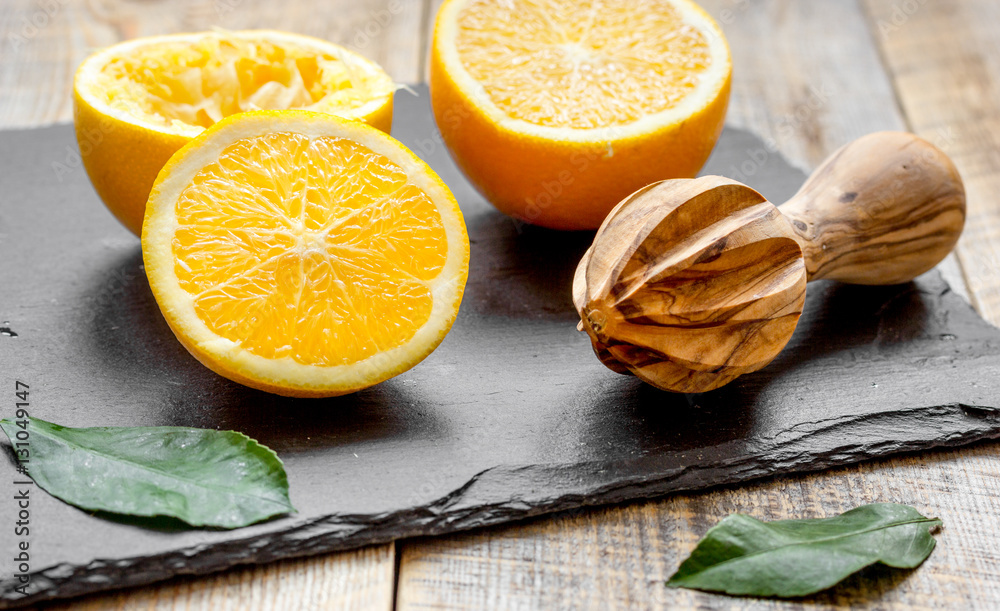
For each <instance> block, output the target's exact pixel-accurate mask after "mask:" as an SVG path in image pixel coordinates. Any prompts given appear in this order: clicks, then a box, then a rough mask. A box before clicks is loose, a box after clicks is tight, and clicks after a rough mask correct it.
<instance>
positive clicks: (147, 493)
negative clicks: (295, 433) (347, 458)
mask: <svg viewBox="0 0 1000 611" xmlns="http://www.w3.org/2000/svg"><path fill="white" fill-rule="evenodd" d="M24 424H25V420H23V419H19V420H17V421H13V420H8V419H4V420H0V428H3V431H4V433H6V434H7V437H9V438H10V440H11V443H15V444H17V443H22V444H25V443H26V444H27V445H20V446H18V445H15V448H19V449H24V448H26V449H27V450H28V455H27V456H24V455H19V460H20V461H21V464H22V465H23V466H25V467H27V471H28V474H29V475H30V476H31V478H32V479H33V480H35V483H37V484H38V485H39V486H41V487H42V488H43V489H44V490H45V491H46V492H48V493H49V494H51V495H52V496H55V497H57V498H59V499H62V500H63V501H65V502H67V503H69V504H70V505H75V506H76V507H79V508H81V509H86V510H91V511H108V512H113V513H119V514H126V515H132V516H146V517H153V516H172V517H174V518H178V519H180V520H182V521H184V522H187V523H188V524H190V525H192V526H214V527H220V528H238V527H240V526H246V525H248V524H253V523H254V522H259V521H261V520H266V519H268V518H270V517H273V516H276V515H279V514H283V513H288V512H290V511H295V508H294V507H292V504H291V501H290V500H289V498H288V477H287V476H286V475H285V469H284V466H283V465H282V464H281V460H280V459H279V458H278V456H277V455H276V454H275V453H274V452H273V451H271V450H270V449H269V448H267V447H265V446H262V445H260V444H259V443H257V442H256V441H254V440H253V439H250V438H249V437H247V436H246V435H243V434H241V433H237V432H234V431H214V430H211V429H194V428H185V427H175V426H161V427H99V428H83V429H74V428H67V427H63V426H59V425H58V424H52V423H51V422H46V421H44V420H39V419H37V418H29V419H28V420H27V426H26V427H25V426H24ZM19 431H20V432H21V435H20V438H18V436H17V434H18V432H19ZM25 431H26V432H27V437H26V438H25V434H24V433H25Z"/></svg>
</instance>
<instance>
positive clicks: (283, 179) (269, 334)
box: [173, 133, 447, 366]
mask: <svg viewBox="0 0 1000 611" xmlns="http://www.w3.org/2000/svg"><path fill="white" fill-rule="evenodd" d="M176 216H177V222H178V228H177V231H176V233H175V235H174V238H173V252H174V256H175V260H176V264H175V273H176V275H177V278H178V281H179V285H180V287H181V288H182V289H183V290H185V291H186V292H188V293H189V294H190V295H191V296H192V298H193V300H194V307H195V311H196V313H197V315H198V317H199V318H200V319H201V320H202V321H203V322H204V323H205V324H206V325H207V326H208V328H209V329H211V330H212V331H213V332H214V333H216V334H218V335H219V336H221V337H223V338H226V339H228V340H231V341H233V342H236V343H237V344H239V345H240V346H241V347H242V348H243V349H245V350H247V351H249V352H250V353H252V354H255V355H258V356H261V357H264V358H270V359H275V358H283V357H288V358H291V359H293V360H295V361H296V362H299V363H302V364H306V365H320V366H333V365H347V364H351V363H356V362H358V361H361V360H363V359H365V358H367V357H369V356H372V355H374V354H377V353H379V352H384V351H386V350H390V349H392V348H395V347H397V346H400V345H402V344H405V343H406V342H407V341H409V340H410V339H411V338H412V337H413V335H414V333H415V332H416V331H417V330H418V329H419V328H420V327H422V326H423V325H424V323H426V322H427V320H428V319H429V317H430V314H431V309H432V306H433V297H432V294H431V291H430V288H429V286H428V285H429V282H430V281H431V280H433V279H434V278H436V277H437V276H438V274H440V272H441V270H442V268H443V266H444V263H445V259H446V257H447V239H446V236H445V229H444V226H443V224H442V221H441V215H440V213H439V212H438V210H437V208H436V206H435V205H434V203H433V202H432V201H431V200H430V199H429V198H428V197H427V195H426V194H425V193H424V192H423V191H421V190H420V189H419V188H417V187H416V186H414V185H413V184H412V183H409V182H407V178H406V174H405V173H404V172H403V170H402V168H400V167H399V166H397V165H396V164H394V163H393V162H392V161H390V160H389V159H387V158H386V157H384V156H382V155H379V154H377V153H375V152H373V151H371V150H370V149H368V148H366V147H364V146H363V145H361V144H358V143H355V142H352V141H350V140H346V139H343V138H335V137H328V136H321V137H316V138H309V137H307V136H303V135H300V134H291V133H271V134H266V135H262V136H255V137H251V138H246V139H243V140H238V141H236V142H235V143H233V144H231V145H230V146H228V147H227V148H226V149H225V150H224V151H223V153H222V154H221V155H220V157H219V159H218V161H216V162H214V163H211V164H209V165H207V166H205V167H204V168H202V169H201V171H199V172H198V173H197V174H196V175H195V176H194V178H193V179H192V181H191V184H189V185H188V186H187V187H186V188H185V189H184V191H183V192H182V193H181V195H180V197H179V198H178V200H177V204H176Z"/></svg>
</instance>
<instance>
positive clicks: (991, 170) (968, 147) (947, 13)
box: [865, 0, 1000, 324]
mask: <svg viewBox="0 0 1000 611" xmlns="http://www.w3.org/2000/svg"><path fill="white" fill-rule="evenodd" d="M865 4H866V7H867V9H868V12H869V14H870V17H871V21H872V24H873V36H874V38H875V40H876V41H877V42H878V44H879V45H880V46H881V48H882V53H883V55H884V57H885V60H886V64H887V66H888V68H889V70H890V73H891V75H892V78H893V79H894V81H895V85H896V90H897V91H898V93H899V98H900V101H901V105H902V109H903V112H904V113H905V115H906V118H907V120H908V121H909V123H910V125H911V127H912V129H913V131H915V132H916V133H918V134H922V135H930V136H931V137H934V136H937V137H938V138H941V139H944V140H946V141H945V143H944V145H945V149H946V151H947V152H948V154H949V155H951V157H952V159H954V160H955V164H956V165H957V166H958V169H959V171H960V172H961V174H962V177H963V179H964V180H965V185H966V191H967V196H968V217H967V220H966V225H965V233H964V235H963V237H962V240H961V242H959V247H958V256H959V259H960V260H961V262H962V268H963V270H964V271H965V274H966V280H967V281H968V284H969V288H970V290H971V294H972V299H973V303H974V304H975V305H976V307H977V309H978V310H979V311H980V313H981V314H983V316H984V317H985V318H987V319H988V320H991V321H993V322H994V323H997V324H1000V207H998V206H997V205H996V194H997V192H998V190H1000V52H998V50H1000V4H997V3H996V2H992V1H990V0H965V1H962V2H958V1H956V0H940V1H935V2H928V1H927V0H908V1H903V0H899V1H897V2H892V3H890V2H878V1H875V0H866V1H865Z"/></svg>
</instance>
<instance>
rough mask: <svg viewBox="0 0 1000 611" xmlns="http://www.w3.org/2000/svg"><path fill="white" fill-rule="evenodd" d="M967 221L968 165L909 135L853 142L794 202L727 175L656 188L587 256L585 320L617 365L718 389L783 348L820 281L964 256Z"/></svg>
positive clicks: (682, 387)
mask: <svg viewBox="0 0 1000 611" xmlns="http://www.w3.org/2000/svg"><path fill="white" fill-rule="evenodd" d="M964 223H965V190H964V188H963V186H962V180H961V178H960V177H959V174H958V171H957V170H956V169H955V166H954V164H952V162H951V160H950V159H948V157H947V156H946V155H945V154H944V153H943V152H942V151H941V150H939V149H938V148H937V147H935V146H934V145H932V144H931V143H929V142H927V141H925V140H922V139H920V138H918V137H917V136H914V135H912V134H906V133H898V132H879V133H875V134H871V135H868V136H865V137H863V138H860V139H858V140H855V141H854V142H852V143H850V144H848V145H846V146H844V147H843V148H841V149H840V150H838V151H837V152H835V153H834V154H833V155H831V156H830V158H828V159H827V160H826V161H825V162H824V163H823V164H822V165H821V166H820V167H819V168H818V169H817V170H816V171H815V172H814V173H813V175H812V176H810V177H809V179H808V180H807V181H806V183H805V184H804V185H803V187H802V188H801V189H800V190H799V192H798V193H797V194H796V195H795V196H794V197H793V198H792V199H790V200H789V201H788V202H787V203H785V204H784V205H783V206H781V209H780V211H779V209H778V208H776V207H775V206H774V205H773V204H771V203H770V202H768V201H767V200H766V199H765V198H764V197H763V196H762V195H761V194H760V193H757V192H756V191H754V190H753V189H751V188H750V187H747V186H746V185H743V184H741V183H739V182H736V181H733V180H729V179H728V178H722V177H720V176H705V177H702V178H695V179H679V180H666V181H663V182H659V183H654V184H652V185H649V186H647V187H644V188H642V189H640V190H639V191H637V192H635V193H633V194H632V195H630V196H629V197H627V198H626V199H625V200H623V201H622V202H621V203H619V204H618V206H617V207H615V209H614V210H612V211H611V213H610V214H609V215H608V217H607V218H606V219H605V221H604V224H603V225H602V226H601V228H600V229H599V230H598V231H597V235H596V237H595V238H594V243H593V245H591V247H590V249H589V250H587V252H586V254H585V255H584V256H583V259H582V260H581V261H580V264H579V266H578V267H577V269H576V276H575V278H574V281H573V302H574V304H575V305H576V309H577V311H578V312H579V314H580V318H581V321H580V325H579V328H580V330H582V331H585V332H586V333H587V334H588V335H589V336H590V339H591V341H592V343H593V347H594V351H595V352H596V353H597V356H598V358H600V359H601V361H602V362H603V363H604V364H605V365H607V366H608V367H609V368H610V369H612V370H614V371H617V372H620V373H633V374H635V375H636V376H638V377H639V378H641V379H642V380H644V381H646V382H648V383H650V384H652V385H654V386H656V387H658V388H661V389H664V390H669V391H674V392H692V393H693V392H704V391H708V390H712V389H715V388H718V387H720V386H723V385H724V384H728V383H729V382H731V381H732V380H734V379H735V378H737V377H738V376H740V375H743V374H745V373H749V372H751V371H756V370H758V369H760V368H762V367H764V366H765V365H767V364H768V363H770V362H771V360H773V359H774V358H775V357H776V356H777V355H778V353H779V352H780V351H781V349H782V348H784V346H785V344H787V343H788V340H789V339H790V338H791V336H792V333H793V332H794V331H795V326H796V323H797V322H798V320H799V316H800V315H801V314H802V307H803V304H804V303H805V296H806V283H807V282H809V281H811V280H818V279H820V278H828V279H831V280H839V281H841V282H847V283H853V284H897V283H901V282H907V281H909V280H912V279H913V278H915V277H917V276H918V275H920V274H922V273H924V272H926V271H928V270H929V269H931V268H932V267H934V266H935V265H937V264H938V263H939V262H940V261H941V260H942V259H943V258H944V257H945V256H946V255H947V254H948V253H949V252H950V251H951V249H952V248H953V247H954V245H955V242H957V241H958V237H959V235H960V234H961V232H962V227H963V225H964Z"/></svg>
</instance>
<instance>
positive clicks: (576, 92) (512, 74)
mask: <svg viewBox="0 0 1000 611" xmlns="http://www.w3.org/2000/svg"><path fill="white" fill-rule="evenodd" d="M455 45H456V48H457V50H458V55H459V57H460V58H461V61H462V64H463V66H464V67H465V69H466V70H467V71H468V72H469V74H470V76H472V78H473V79H474V80H476V81H478V82H479V83H481V84H482V85H483V86H484V87H485V89H486V93H487V95H488V96H489V98H490V100H491V101H492V102H493V103H494V104H495V105H496V106H497V107H499V108H500V110H502V111H503V112H504V113H505V114H507V115H508V116H510V117H513V118H515V119H521V120H524V121H527V122H529V123H533V124H536V125H542V126H548V127H572V128H576V129H592V128H599V127H609V126H614V125H623V124H627V123H632V122H634V121H637V120H639V119H641V118H642V117H644V116H646V115H649V114H653V113H657V112H661V111H664V110H667V109H670V108H673V107H674V106H676V105H677V104H678V102H680V101H681V100H682V99H684V98H685V97H686V96H687V95H688V94H689V93H691V91H692V90H693V89H694V88H695V87H696V86H697V85H698V82H699V76H698V75H699V74H700V73H703V72H705V71H706V70H707V69H708V68H709V66H710V64H711V55H710V49H709V41H708V40H707V39H706V37H705V35H704V34H703V33H702V32H701V31H699V30H697V29H695V28H694V27H692V26H690V25H688V24H685V23H684V21H683V19H682V17H681V15H680V14H679V12H678V11H677V10H676V9H675V8H674V7H673V6H672V5H671V4H670V3H669V2H666V1H664V0H647V1H644V2H637V1H636V0H607V1H603V2H601V1H598V0H592V1H590V2H580V1H579V0H518V1H517V2H497V1H496V0H475V1H473V2H470V3H469V5H468V6H466V7H465V8H464V9H463V10H462V12H461V13H460V14H459V16H458V33H457V36H456V40H455Z"/></svg>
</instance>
